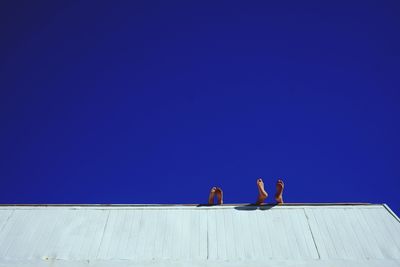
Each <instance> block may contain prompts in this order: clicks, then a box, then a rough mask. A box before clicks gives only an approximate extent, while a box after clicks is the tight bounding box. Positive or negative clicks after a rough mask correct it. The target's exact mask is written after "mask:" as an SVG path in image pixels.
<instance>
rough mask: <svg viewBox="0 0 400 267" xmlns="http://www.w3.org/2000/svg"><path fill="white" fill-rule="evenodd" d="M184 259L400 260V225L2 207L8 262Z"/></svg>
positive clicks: (328, 211) (290, 209)
mask: <svg viewBox="0 0 400 267" xmlns="http://www.w3.org/2000/svg"><path fill="white" fill-rule="evenodd" d="M180 264H182V266H190V265H192V266H217V265H218V266H248V264H252V265H253V266H292V265H293V266H299V265H301V264H305V265H309V266H326V265H329V266H346V264H348V265H349V266H358V265H359V266H400V222H399V221H398V218H395V216H393V214H391V213H390V212H389V211H388V209H387V208H386V207H385V206H383V205H361V206H357V205H355V206H351V205H343V206H337V205H335V206H301V205H299V206H275V207H271V206H266V207H261V208H260V207H255V206H254V207H246V206H219V207H195V206H192V207H190V206H189V207H188V206H140V207H139V206H138V207H136V206H131V207H130V206H121V207H118V206H116V207H109V206H85V207H79V206H77V207H74V206H60V207H54V206H52V207H32V206H26V207H24V206H12V207H11V206H10V207H7V206H2V207H0V266H50V265H51V266H80V265H82V266H179V265H180ZM382 264H384V265H382Z"/></svg>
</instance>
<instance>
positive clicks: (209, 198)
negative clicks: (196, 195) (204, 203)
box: [208, 186, 217, 205]
mask: <svg viewBox="0 0 400 267" xmlns="http://www.w3.org/2000/svg"><path fill="white" fill-rule="evenodd" d="M216 190H217V188H216V187H215V186H214V187H213V188H211V190H210V194H209V195H208V204H209V205H213V204H214V196H215V191H216Z"/></svg>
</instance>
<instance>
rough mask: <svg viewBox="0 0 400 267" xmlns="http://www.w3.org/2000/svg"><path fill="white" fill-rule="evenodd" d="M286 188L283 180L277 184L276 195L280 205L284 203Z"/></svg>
mask: <svg viewBox="0 0 400 267" xmlns="http://www.w3.org/2000/svg"><path fill="white" fill-rule="evenodd" d="M284 187H285V184H284V183H283V181H282V180H278V181H277V182H276V194H275V200H276V202H277V203H278V204H282V203H283V197H282V194H283V188H284Z"/></svg>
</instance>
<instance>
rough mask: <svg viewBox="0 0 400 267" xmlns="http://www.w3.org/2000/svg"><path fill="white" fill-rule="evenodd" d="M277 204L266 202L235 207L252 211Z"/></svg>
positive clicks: (269, 207)
mask: <svg viewBox="0 0 400 267" xmlns="http://www.w3.org/2000/svg"><path fill="white" fill-rule="evenodd" d="M276 205H277V204H265V205H257V204H247V205H243V206H237V207H235V210H240V211H252V210H257V209H259V210H269V209H272V208H273V207H275V206H276Z"/></svg>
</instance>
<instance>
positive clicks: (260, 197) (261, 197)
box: [256, 178, 268, 205]
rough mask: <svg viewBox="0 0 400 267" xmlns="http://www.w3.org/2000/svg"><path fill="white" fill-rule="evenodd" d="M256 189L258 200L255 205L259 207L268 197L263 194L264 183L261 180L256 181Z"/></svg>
mask: <svg viewBox="0 0 400 267" xmlns="http://www.w3.org/2000/svg"><path fill="white" fill-rule="evenodd" d="M257 187H258V198H257V202H256V204H257V205H260V204H261V203H263V202H264V200H265V199H266V198H267V197H268V193H267V192H265V189H264V182H263V180H262V179H261V178H259V179H257Z"/></svg>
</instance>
